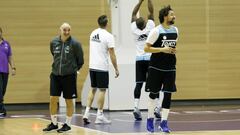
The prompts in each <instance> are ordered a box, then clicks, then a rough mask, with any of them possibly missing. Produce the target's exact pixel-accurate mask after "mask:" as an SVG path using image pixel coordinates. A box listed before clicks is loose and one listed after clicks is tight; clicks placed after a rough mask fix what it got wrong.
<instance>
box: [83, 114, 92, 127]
mask: <svg viewBox="0 0 240 135" xmlns="http://www.w3.org/2000/svg"><path fill="white" fill-rule="evenodd" d="M88 117H89V114H84V116H83V122H84V125H87V124H90V123H91V121H90V120H89V119H88Z"/></svg>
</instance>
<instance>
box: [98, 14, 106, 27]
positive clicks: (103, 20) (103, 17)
mask: <svg viewBox="0 0 240 135" xmlns="http://www.w3.org/2000/svg"><path fill="white" fill-rule="evenodd" d="M107 23H108V18H107V16H106V15H101V16H99V17H98V25H99V26H100V27H106V26H107Z"/></svg>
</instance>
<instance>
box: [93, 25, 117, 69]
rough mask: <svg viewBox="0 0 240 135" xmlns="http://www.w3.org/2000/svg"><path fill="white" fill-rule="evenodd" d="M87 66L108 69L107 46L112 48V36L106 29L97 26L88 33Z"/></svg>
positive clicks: (113, 44) (113, 45)
mask: <svg viewBox="0 0 240 135" xmlns="http://www.w3.org/2000/svg"><path fill="white" fill-rule="evenodd" d="M89 42H90V52H89V68H90V69H96V70H102V71H108V65H109V63H108V58H109V54H108V48H114V47H115V43H114V37H113V35H112V34H111V33H109V32H108V31H107V30H105V29H102V28H98V29H95V30H94V31H93V32H92V33H91V35H90V41H89Z"/></svg>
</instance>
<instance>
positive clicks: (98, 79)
mask: <svg viewBox="0 0 240 135" xmlns="http://www.w3.org/2000/svg"><path fill="white" fill-rule="evenodd" d="M89 72H90V79H91V87H92V88H100V89H101V88H102V89H107V88H108V83H109V74H108V71H101V70H95V69H90V71H89Z"/></svg>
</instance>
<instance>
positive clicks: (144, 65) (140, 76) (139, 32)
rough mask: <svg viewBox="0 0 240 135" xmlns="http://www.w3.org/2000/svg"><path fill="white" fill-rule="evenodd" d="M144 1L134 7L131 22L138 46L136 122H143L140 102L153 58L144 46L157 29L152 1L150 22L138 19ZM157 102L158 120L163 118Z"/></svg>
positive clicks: (150, 4) (149, 0) (135, 98)
mask: <svg viewBox="0 0 240 135" xmlns="http://www.w3.org/2000/svg"><path fill="white" fill-rule="evenodd" d="M143 1H144V0H139V2H138V4H137V5H136V6H135V7H134V9H133V12H132V20H131V30H132V33H133V35H134V41H135V45H136V86H135V89H134V111H133V115H134V117H135V119H136V120H142V116H141V112H140V110H139V100H140V96H141V89H142V86H143V83H144V82H146V77H147V71H148V64H149V61H150V56H151V53H146V52H144V45H145V42H146V39H147V36H148V34H149V33H150V31H151V30H152V29H153V28H154V27H155V23H154V14H153V11H154V9H153V3H152V0H148V11H149V15H148V20H147V21H145V19H144V18H143V17H137V13H138V11H139V9H140V7H141V5H142V3H143ZM160 94H162V93H160ZM157 102H158V106H157V107H156V108H155V112H154V114H155V116H156V117H157V118H161V115H160V108H161V102H162V101H161V100H157Z"/></svg>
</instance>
